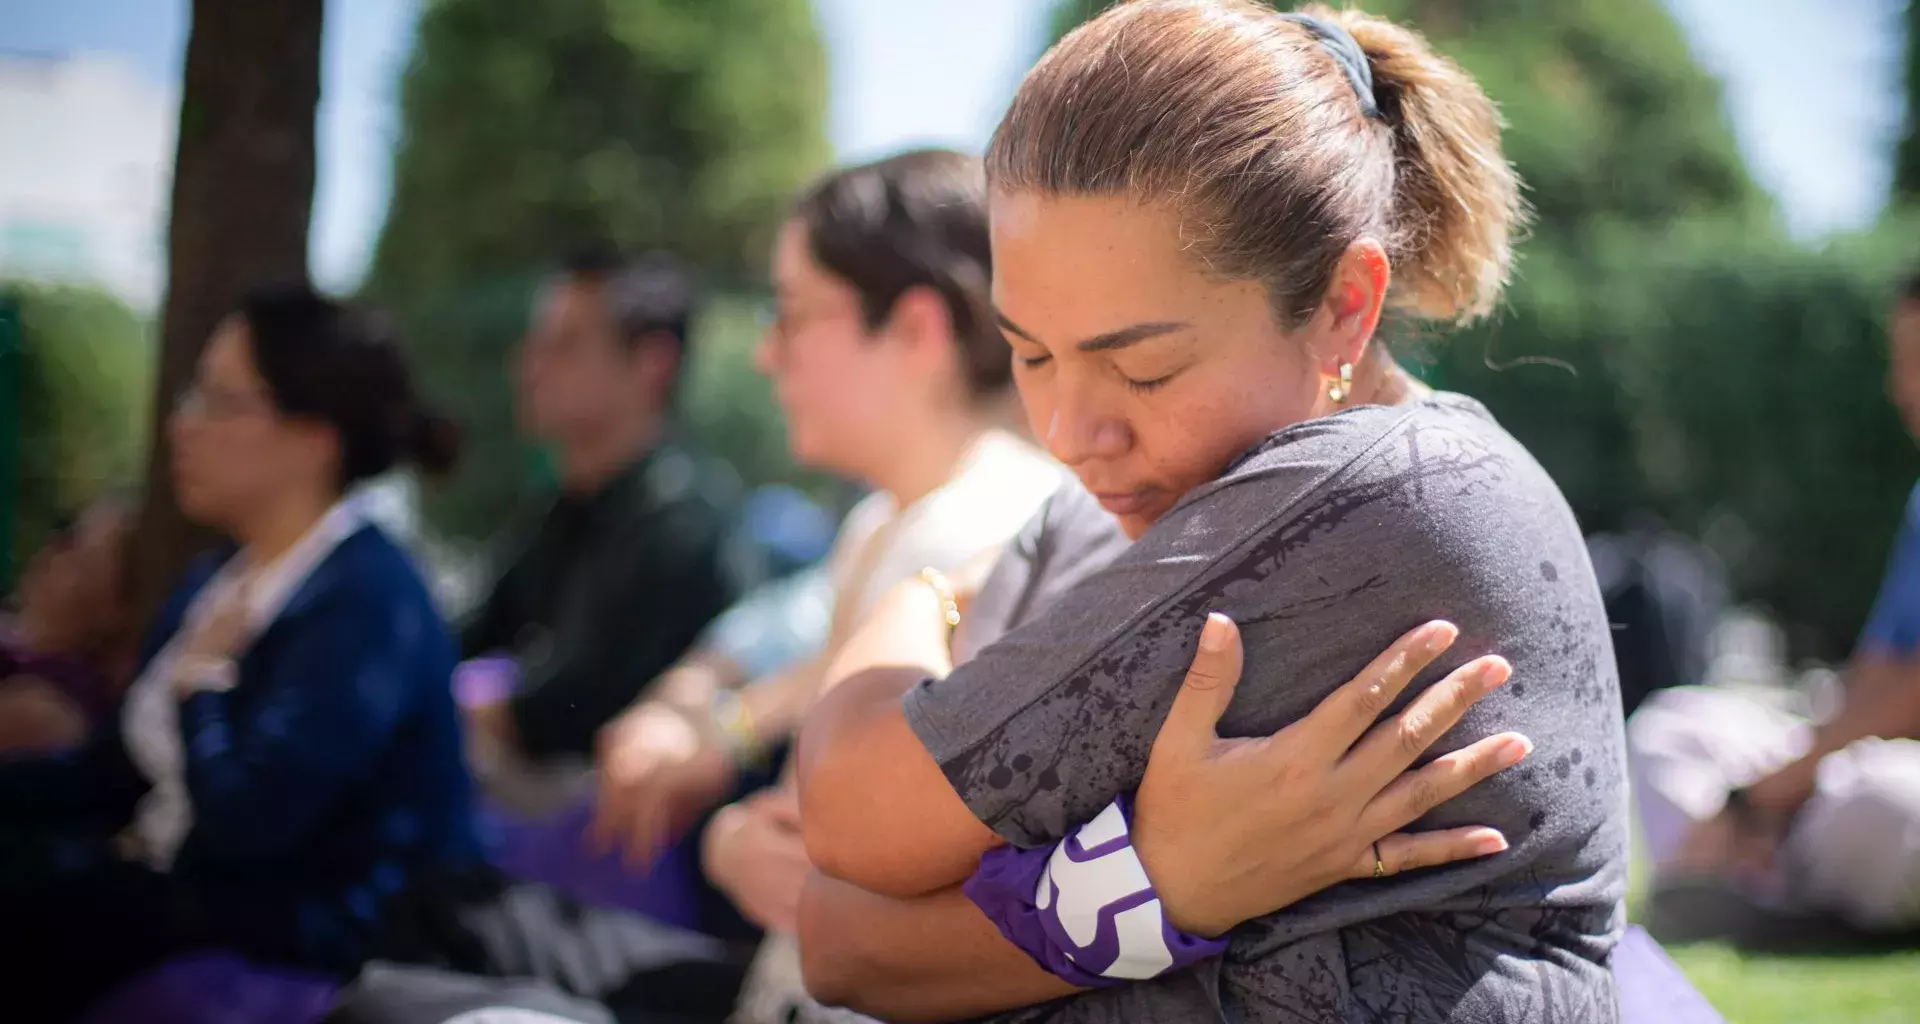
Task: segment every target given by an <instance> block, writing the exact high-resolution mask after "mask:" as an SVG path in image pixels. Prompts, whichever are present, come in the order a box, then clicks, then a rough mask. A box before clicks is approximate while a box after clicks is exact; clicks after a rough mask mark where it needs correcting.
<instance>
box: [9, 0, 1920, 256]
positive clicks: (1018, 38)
mask: <svg viewBox="0 0 1920 1024" xmlns="http://www.w3.org/2000/svg"><path fill="white" fill-rule="evenodd" d="M1667 2H1668V5H1669V6H1670V7H1671V8H1672V10H1673V12H1674V14H1675V17H1676V18H1677V19H1678V20H1679V22H1680V24H1681V25H1682V27H1683V28H1684V29H1685V30H1686V31H1687V33H1688V37H1689V39H1690V41H1691V42H1692V45H1693V47H1694V50H1695V52H1696V53H1697V54H1698V55H1699V57H1700V59H1701V61H1702V62H1703V63H1704V64H1705V65H1706V66H1707V67H1708V68H1710V69H1711V70H1713V71H1714V72H1716V73H1718V74H1719V75H1721V77H1722V78H1723V79H1724V80H1725V81H1726V83H1727V103H1728V109H1729V113H1730V114H1731V115H1732V118H1733V122H1734V128H1735V131H1736V133H1737V135H1738V137H1739V139H1740V142H1741V145H1742V148H1743V149H1744V150H1745V152H1746V154H1747V156H1748V159H1749V162H1750V164H1751V166H1752V168H1753V172H1754V174H1755V176H1756V178H1758V179H1759V181H1760V182H1761V184H1762V185H1764V186H1766V187H1767V188H1768V189H1769V190H1771V191H1772V192H1773V193H1774V194H1775V195H1776V196H1777V197H1779V199H1780V202H1781V207H1782V210H1783V212H1784V214H1785V216H1786V218H1787V222H1788V224H1789V226H1790V227H1791V228H1792V229H1793V230H1794V232H1795V233H1796V234H1797V235H1799V236H1801V237H1805V238H1817V237H1820V236H1822V235H1825V234H1828V233H1831V232H1835V231H1844V230H1847V229H1850V228H1855V227H1862V226H1865V225H1866V224H1868V223H1870V222H1871V221H1872V220H1873V219H1874V217H1875V216H1876V215H1877V213H1878V212H1879V210H1880V208H1881V205H1882V203H1883V201H1884V197H1885V194H1886V190H1887V182H1888V180H1889V177H1890V175H1891V169H1890V163H1889V158H1888V156H1887V150H1888V148H1889V145H1890V140H1891V139H1892V138H1893V137H1894V136H1895V135H1896V134H1897V133H1898V130H1899V127H1900V122H1901V117H1902V110H1901V106H1900V100H1899V95H1900V90H1899V75H1900V67H1899V59H1900V54H1901V48H1902V37H1901V35H1900V22H1899V8H1900V4H1901V2H1902V0H1667ZM1916 2H1920V0H1916ZM815 3H816V11H817V17H818V18H819V23H820V26H821V29H822V32H823V35H824V36H825V38H826V40H827V45H828V50H829V57H830V60H831V67H832V72H831V73H832V79H831V96H832V100H831V109H830V110H829V114H828V124H829V132H830V135H831V138H832V141H833V144H834V147H835V150H836V152H837V153H838V154H839V155H840V156H841V157H842V158H843V159H850V160H852V159H861V158H868V157H875V156H879V155H882V154H884V153H886V152H889V151H891V150H895V149H899V148H902V147H904V146H906V145H909V144H916V143H938V144H947V145H955V146H960V147H963V148H971V149H975V150H977V149H979V148H980V147H982V146H983V145H984V144H985V141H986V138H987V135H988V134H989V133H990V132H991V130H992V127H993V124H994V122H995V121H996V120H997V119H998V118H999V115H1000V112H1001V110H1002V109H1004V107H1005V105H1006V102H1007V100H1008V99H1009V98H1010V97H1011V96H1012V92H1013V89H1014V86H1015V85H1016V84H1017V83H1018V80H1019V75H1020V72H1021V70H1023V69H1024V68H1025V67H1026V66H1027V65H1028V64H1029V63H1030V62H1031V61H1032V60H1033V58H1034V57H1036V56H1037V55H1038V52H1039V47H1040V43H1041V41H1042V40H1041V39H1040V35H1041V30H1042V23H1043V22H1044V19H1045V14H1046V10H1047V8H1048V6H1049V3H1048V0H815ZM187 10H188V2H187V0H0V51H5V50H12V51H26V52H35V53H89V54H109V55H113V56H115V57H117V58H119V59H123V60H125V61H127V62H128V63H130V64H131V65H132V66H133V68H134V69H135V70H136V71H137V72H138V73H139V74H140V75H142V76H144V77H145V78H146V79H147V80H149V81H152V82H153V83H155V85H156V87H157V88H158V87H163V86H164V85H166V84H167V83H173V82H177V81H178V78H179V74H180V64H181V60H182V57H183V55H184V50H185V44H186V23H187ZM417 12H418V6H417V0H328V4H327V25H326V35H325V40H326V42H325V54H324V58H323V60H324V66H323V71H322V75H323V77H322V99H321V110H320V119H319V127H318V132H319V135H318V143H319V158H320V168H319V185H318V190H317V193H316V195H315V209H314V232H313V257H314V259H313V263H314V271H315V276H316V278H318V279H319V281H320V282H321V283H322V284H325V285H329V286H332V287H336V288H345V287H350V286H351V285H353V284H354V283H355V282H356V281H357V280H358V278H359V275H360V271H361V269H362V267H363V266H364V264H365V261H366V258H367V255H368V251H369V249H370V247H371V245H372V241H373V237H374V236H375V234H377V232H378V230H379V226H380V220H381V217H382V215H383V211H384V209H385V204H386V197H387V179H388V172H389V165H390V161H391V147H392V142H393V139H394V136H395V132H396V116H395V111H394V99H395V96H396V93H397V84H398V79H399V74H400V72H401V71H402V70H403V68H404V66H405V62H406V57H407V54H408V52H409V51H410V49H411V46H412V33H413V22H414V19H415V17H416V15H417ZM0 159H5V157H4V156H0Z"/></svg>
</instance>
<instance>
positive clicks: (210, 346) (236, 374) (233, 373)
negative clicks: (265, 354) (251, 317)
mask: <svg viewBox="0 0 1920 1024" xmlns="http://www.w3.org/2000/svg"><path fill="white" fill-rule="evenodd" d="M200 374H201V376H203V377H205V378H207V379H208V380H218V381H224V382H227V383H230V384H237V385H246V384H251V383H256V382H258V381H259V379H260V374H259V372H258V371H257V370H256V369H255V368H254V365H253V342H252V335H251V334H250V333H249V332H248V330H247V322H246V321H245V320H243V319H241V318H240V317H239V316H229V317H227V318H226V319H225V320H222V321H220V325H219V326H218V327H216V328H214V330H213V336H212V337H210V338H208V339H207V348H206V351H204V352H202V353H201V354H200Z"/></svg>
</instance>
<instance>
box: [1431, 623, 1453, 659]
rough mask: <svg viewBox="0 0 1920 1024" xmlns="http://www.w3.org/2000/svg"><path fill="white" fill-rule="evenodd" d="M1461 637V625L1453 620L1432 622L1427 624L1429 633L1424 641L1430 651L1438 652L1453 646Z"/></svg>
mask: <svg viewBox="0 0 1920 1024" xmlns="http://www.w3.org/2000/svg"><path fill="white" fill-rule="evenodd" d="M1459 638H1460V627H1459V626H1456V625H1454V624H1453V623H1451V622H1432V623H1428V624H1427V635H1426V636H1425V637H1424V638H1423V642H1424V644H1425V646H1426V649H1427V650H1428V651H1431V652H1434V653H1438V652H1440V651H1444V650H1446V649H1447V648H1449V647H1452V646H1453V642H1454V641H1455V640H1458V639H1459Z"/></svg>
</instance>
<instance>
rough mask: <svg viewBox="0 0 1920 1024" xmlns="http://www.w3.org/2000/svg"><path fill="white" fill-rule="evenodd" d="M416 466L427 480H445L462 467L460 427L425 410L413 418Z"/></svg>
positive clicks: (413, 443) (411, 447)
mask: <svg viewBox="0 0 1920 1024" xmlns="http://www.w3.org/2000/svg"><path fill="white" fill-rule="evenodd" d="M409 448H410V449H411V454H412V456H413V464H414V465H416V466H418V467H420V470H421V472H424V473H426V474H427V475H428V476H445V475H447V474H448V473H451V472H453V470H454V467H455V466H457V465H459V463H460V427H459V425H457V424H455V423H454V422H453V421H452V420H450V419H448V418H446V417H445V416H442V415H440V414H438V413H435V412H428V411H425V410H422V411H421V412H419V413H417V414H416V415H415V416H414V421H413V438H412V444H411V445H409Z"/></svg>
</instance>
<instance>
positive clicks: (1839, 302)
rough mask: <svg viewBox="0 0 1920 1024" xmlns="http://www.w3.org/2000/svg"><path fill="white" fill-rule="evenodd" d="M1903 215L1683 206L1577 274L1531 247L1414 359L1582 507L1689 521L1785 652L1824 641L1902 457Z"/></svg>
mask: <svg viewBox="0 0 1920 1024" xmlns="http://www.w3.org/2000/svg"><path fill="white" fill-rule="evenodd" d="M1913 228H1914V225H1912V224H1907V225H1904V226H1902V225H1898V224H1895V225H1890V226H1889V227H1887V228H1885V229H1882V230H1880V231H1877V232H1875V233H1874V234H1872V235H1870V236H1866V237H1863V238H1860V239H1852V240H1846V241H1844V242H1843V243H1840V244H1836V245H1835V246H1833V247H1830V248H1828V249H1825V250H1819V251H1808V250H1806V249H1803V248H1800V247H1797V246H1795V245H1793V244H1792V243H1790V242H1788V241H1786V240H1784V239H1781V238H1778V237H1777V236H1770V235H1769V236H1764V237H1756V235H1755V233H1754V232H1753V231H1752V230H1751V228H1750V226H1749V225H1746V224H1744V223H1740V222H1733V223H1728V222H1720V223H1697V224H1683V225H1677V226H1675V227H1674V228H1673V229H1672V230H1671V231H1670V232H1669V233H1667V234H1666V235H1665V236H1663V237H1662V238H1661V239H1660V243H1659V244H1658V245H1648V244H1647V242H1646V238H1645V235H1644V234H1643V233H1640V232H1620V233H1617V234H1615V235H1613V236H1611V237H1607V238H1604V239H1602V240H1601V242H1600V243H1599V244H1598V246H1597V252H1596V253H1595V254H1593V255H1592V256H1591V258H1589V259H1588V260H1586V261H1584V262H1583V263H1582V264H1581V266H1580V267H1579V268H1578V270H1577V272H1575V271H1573V270H1570V269H1569V268H1568V267H1566V266H1565V265H1562V264H1556V263H1555V262H1554V260H1555V258H1554V257H1550V256H1539V255H1537V256H1536V257H1535V259H1534V261H1533V262H1532V263H1531V265H1530V268H1529V275H1530V276H1529V279H1528V282H1527V285H1526V287H1523V288H1519V289H1516V290H1515V292H1514V293H1513V296H1512V299H1511V302H1510V305H1509V309H1508V310H1507V311H1506V312H1505V313H1503V314H1502V315H1501V316H1500V317H1499V318H1498V319H1496V320H1495V321H1493V322H1491V323H1488V324H1485V325H1482V326H1480V327H1476V328H1474V329H1472V330H1470V331H1467V332H1464V333H1462V334H1460V335H1458V336H1455V337H1452V338H1450V339H1448V341H1447V343H1446V344H1445V345H1444V346H1436V347H1434V348H1433V349H1432V350H1431V360H1432V362H1431V363H1430V365H1429V366H1428V367H1427V368H1426V369H1427V371H1428V374H1429V376H1431V377H1435V378H1438V379H1440V380H1444V381H1445V383H1446V386H1447V387H1449V388H1451V389H1453V390H1456V391H1462V392H1465V393H1467V394H1470V395H1473V396H1475V397H1476V398H1479V399H1480V400H1481V401H1483V402H1485V403H1486V404H1487V406H1488V408H1489V409H1490V410H1492V412H1493V413H1494V415H1495V416H1497V417H1498V418H1499V420H1500V422H1501V423H1502V424H1503V425H1504V426H1505V427H1506V428H1507V429H1508V430H1510V431H1512V432H1513V434H1514V436H1516V437H1518V438H1519V439H1520V440H1521V441H1522V442H1523V443H1525V444H1526V445H1527V447H1528V448H1529V449H1530V450H1531V451H1532V452H1533V453H1534V455H1535V456H1536V457H1537V458H1539V459H1540V461H1541V463H1542V464H1543V465H1544V466H1546V467H1547V469H1548V470H1549V471H1550V472H1551V473H1552V474H1553V476H1554V479H1555V480H1556V481H1557V482H1558V483H1559V484H1560V486H1561V488H1562V490H1564V491H1565V492H1566V494H1567V496H1568V499H1569V500H1570V501H1571V502H1572V503H1573V505H1574V507H1575V509H1576V510H1577V511H1578V512H1579V513H1580V516H1581V522H1582V525H1583V526H1585V527H1587V528H1588V529H1590V530H1594V529H1617V528H1621V527H1623V526H1628V525H1631V524H1633V523H1634V522H1635V521H1636V520H1637V519H1638V518H1640V517H1642V516H1649V515H1650V516H1653V517H1655V518H1657V519H1659V520H1661V521H1663V522H1664V523H1665V524H1666V525H1668V526H1670V527H1672V528H1675V529H1678V530H1680V531H1682V532H1684V533H1688V534H1691V535H1693V536H1696V537H1701V538H1703V539H1705V540H1706V541H1707V542H1708V544H1709V545H1710V546H1712V547H1713V548H1715V549H1716V550H1717V551H1718V552H1719V553H1720V555H1721V556H1722V557H1723V558H1724V559H1725V561H1726V562H1727V564H1728V565H1729V566H1730V567H1731V569H1732V573H1733V583H1734V586H1735V592H1736V594H1737V595H1738V596H1739V598H1740V599H1741V600H1745V601H1751V602H1755V603H1757V604H1760V605H1762V606H1764V607H1766V608H1767V609H1769V610H1770V611H1772V612H1773V613H1774V614H1776V615H1777V616H1778V617H1779V618H1780V620H1781V622H1782V624H1783V625H1784V626H1785V627H1786V628H1787V630H1788V633H1789V637H1790V639H1791V641H1792V649H1793V651H1794V652H1795V653H1796V654H1797V655H1801V656H1817V657H1823V658H1840V657H1844V656H1845V655H1846V653H1847V652H1848V650H1849V649H1850V648H1851V646H1852V643H1853V639H1854V637H1855V635H1856V634H1857V633H1858V631H1859V628H1860V625H1861V623H1862V621H1864V618H1865V615H1866V611H1867V607H1868V605H1869V603H1870V602H1871V601H1872V599H1873V596H1874V592H1875V589H1876V584H1877V581H1878V578H1879V575H1880V572H1881V570H1882V568H1883V566H1884V563H1885V558H1886V555H1887V545H1888V542H1889V540H1890V538H1891V536H1892V533H1893V529H1894V526H1895V525H1896V523H1897V522H1898V519H1899V515H1900V510H1901V508H1902V506H1903V504H1904V501H1905V498H1906V494H1907V490H1908V489H1909V488H1910V487H1911V486H1912V485H1913V481H1914V479H1915V477H1916V475H1920V452H1917V451H1916V449H1915V446H1914V443H1913V441H1912V440H1911V439H1909V438H1908V437H1907V436H1906V433H1905V432H1904V431H1903V430H1902V429H1901V427H1900V423H1899V420H1898V417H1897V416H1896V415H1895V413H1894V411H1893V409H1892V407H1891V405H1890V404H1889V403H1888V402H1887V400H1886V398H1885V388H1884V385H1883V384H1882V382H1883V381H1884V380H1885V378H1886V365H1887V336H1886V318H1887V315H1888V313H1889V312H1890V310H1891V307H1892V287H1891V286H1892V282H1893V281H1894V280H1895V279H1896V278H1897V276H1898V274H1899V272H1900V269H1901V261H1902V260H1903V259H1904V258H1905V257H1906V255H1907V253H1906V251H1905V250H1906V248H1907V246H1908V244H1909V240H1910V239H1911V238H1912V237H1913V236H1912V234H1911V232H1912V230H1913ZM1516 352H1518V353H1524V354H1525V356H1526V357H1527V358H1524V359H1522V358H1515V355H1514V354H1515V353H1516ZM1550 361H1551V362H1550Z"/></svg>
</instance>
